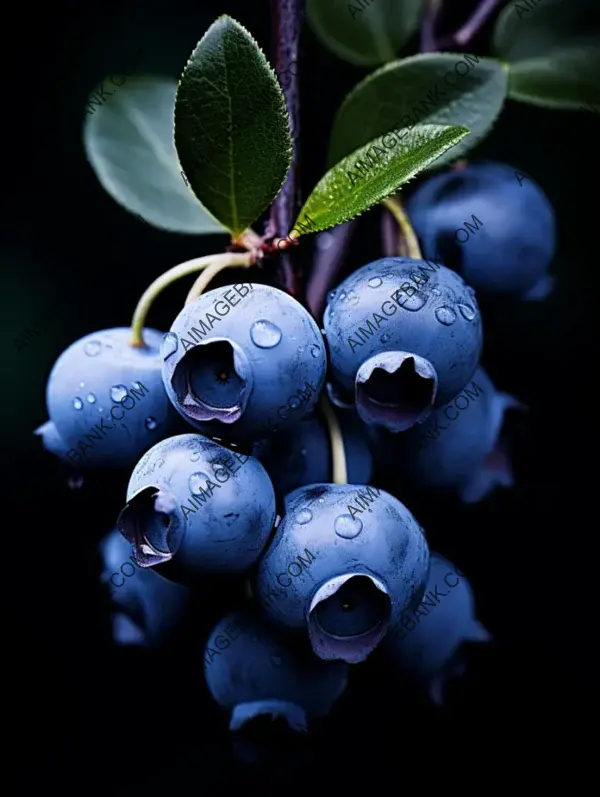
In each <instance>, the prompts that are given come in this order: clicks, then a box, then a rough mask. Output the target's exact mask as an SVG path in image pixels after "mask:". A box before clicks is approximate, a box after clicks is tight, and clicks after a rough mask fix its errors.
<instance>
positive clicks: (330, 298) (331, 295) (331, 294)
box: [327, 291, 335, 302]
mask: <svg viewBox="0 0 600 797" xmlns="http://www.w3.org/2000/svg"><path fill="white" fill-rule="evenodd" d="M334 299H335V291H329V293H328V294H327V301H328V302H332V301H333V300H334Z"/></svg>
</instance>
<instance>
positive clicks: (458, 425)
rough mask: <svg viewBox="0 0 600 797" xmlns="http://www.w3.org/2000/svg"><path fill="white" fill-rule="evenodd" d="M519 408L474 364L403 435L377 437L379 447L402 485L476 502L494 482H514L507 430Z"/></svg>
mask: <svg viewBox="0 0 600 797" xmlns="http://www.w3.org/2000/svg"><path fill="white" fill-rule="evenodd" d="M524 409H525V408H524V406H523V405H522V404H520V403H519V402H518V401H517V400H516V399H514V398H513V397H512V396H510V395H508V394H507V393H502V392H499V391H498V390H496V388H495V387H494V385H493V383H492V381H491V380H490V378H489V377H488V375H487V374H486V373H485V371H484V370H483V368H481V367H479V368H478V369H477V370H476V371H475V373H474V375H473V379H472V380H471V382H470V383H469V384H468V385H466V386H465V387H464V389H463V390H462V391H461V392H460V393H459V394H458V396H455V398H454V399H453V400H452V401H450V402H449V403H448V404H447V405H446V406H444V407H441V408H440V409H438V410H435V411H434V412H433V413H432V414H431V415H430V416H429V418H428V419H427V420H426V421H425V422H424V423H423V424H420V425H419V426H416V427H414V428H413V429H410V430H409V431H408V432H406V433H405V434H402V435H398V436H392V435H385V434H384V435H381V436H379V439H378V442H379V446H378V447H379V449H380V450H381V449H385V448H386V447H389V450H388V451H387V452H386V453H387V455H388V459H389V460H390V461H391V460H392V459H393V460H394V461H395V463H396V467H397V468H398V467H399V472H398V475H399V480H400V481H401V483H402V485H412V486H415V487H417V488H420V489H434V488H439V489H447V490H455V491H457V492H458V494H459V495H460V497H461V499H462V500H463V501H464V502H465V503H475V502H477V501H480V500H482V499H483V498H484V497H486V496H487V495H488V494H489V493H490V492H491V491H492V490H493V489H494V487H495V486H496V485H502V486H504V487H511V486H513V484H514V476H513V472H512V466H511V461H510V449H511V433H512V432H513V431H516V427H515V425H514V423H513V421H515V420H518V418H519V415H521V414H522V413H523V410H524ZM511 416H512V417H511Z"/></svg>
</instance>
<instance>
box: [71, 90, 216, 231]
mask: <svg viewBox="0 0 600 797" xmlns="http://www.w3.org/2000/svg"><path fill="white" fill-rule="evenodd" d="M113 77H114V76H113ZM102 87H104V89H102ZM176 90H177V84H176V82H175V81H174V80H166V79H164V78H154V77H142V76H136V77H128V78H127V79H126V80H125V81H124V82H123V84H121V85H119V84H115V83H112V82H109V81H108V80H105V81H103V82H102V84H101V90H100V92H98V91H96V92H94V93H93V94H92V95H91V99H90V101H88V104H87V109H88V110H87V111H86V118H85V122H84V129H83V142H84V147H85V151H86V155H87V158H88V160H89V162H90V163H91V165H92V168H93V169H94V171H95V173H96V176H97V177H98V180H99V181H100V183H101V184H102V187H103V188H104V189H105V191H106V192H107V193H109V194H110V195H111V197H112V198H113V199H114V200H116V201H117V202H118V203H119V204H120V205H121V206H122V207H124V208H125V209H126V210H129V211H131V213H135V214H136V215H139V216H141V217H142V218H143V219H144V220H145V221H147V222H148V223H149V224H152V225H153V226H154V227H158V228H159V229H162V230H169V231H170V232H179V233H188V234H202V233H218V232H225V230H224V229H223V227H222V226H221V225H220V224H219V223H218V222H217V221H215V219H213V218H212V217H211V216H209V215H208V213H207V211H206V210H205V208H203V207H202V205H201V204H200V203H199V202H198V200H197V199H196V197H195V196H194V195H193V194H192V192H191V191H190V189H189V188H188V187H187V186H186V184H185V182H184V180H183V178H182V176H181V166H180V165H179V160H178V158H177V152H176V151H175V145H174V143H173V107H174V104H175V91H176Z"/></svg>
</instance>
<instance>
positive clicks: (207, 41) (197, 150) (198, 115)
mask: <svg viewBox="0 0 600 797" xmlns="http://www.w3.org/2000/svg"><path fill="white" fill-rule="evenodd" d="M175 146H176V147H177V152H178V153H179V159H180V161H181V164H182V166H183V169H184V171H185V174H186V176H187V178H188V180H189V183H190V186H191V188H192V190H193V191H194V193H195V194H196V196H197V197H198V199H200V201H201V202H202V203H203V204H204V205H206V207H207V208H208V209H209V210H210V212H211V213H212V214H213V215H214V216H215V217H216V218H218V219H219V221H220V222H221V223H222V224H224V225H225V226H226V227H227V229H229V230H230V231H231V232H232V233H233V234H234V235H239V234H240V233H242V232H243V231H244V230H245V229H247V228H248V227H249V226H250V225H251V224H252V223H253V222H254V221H255V220H256V219H257V218H258V217H259V216H260V214H261V213H262V212H263V211H264V210H265V209H266V208H267V207H268V205H269V204H270V203H271V202H272V201H273V199H274V198H275V197H276V196H277V194H278V193H279V191H280V190H281V187H282V185H283V183H284V181H285V178H286V175H287V172H288V169H289V167H290V163H291V157H292V141H291V137H290V123H289V117H288V113H287V109H286V105H285V98H284V96H283V93H282V91H281V88H280V86H279V83H278V82H277V78H276V76H275V73H274V72H273V70H272V69H271V67H270V66H269V64H268V62H267V59H266V58H265V56H264V54H263V52H262V50H261V49H260V47H259V46H258V44H257V43H256V41H255V40H254V39H253V38H252V36H251V35H250V33H248V31H247V30H246V29H245V28H243V27H242V26H241V25H240V24H239V23H238V22H236V21H235V20H234V19H231V17H228V16H222V17H219V19H217V20H216V22H214V23H213V24H212V25H211V26H210V28H209V29H208V30H207V32H206V33H205V34H204V36H203V37H202V39H201V40H200V42H199V43H198V45H197V46H196V49H195V50H194V52H193V53H192V55H191V57H190V60H189V61H188V64H187V66H186V68H185V70H184V72H183V75H182V77H181V81H180V83H179V88H178V90H177V98H176V101H175Z"/></svg>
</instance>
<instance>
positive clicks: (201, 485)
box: [188, 473, 210, 495]
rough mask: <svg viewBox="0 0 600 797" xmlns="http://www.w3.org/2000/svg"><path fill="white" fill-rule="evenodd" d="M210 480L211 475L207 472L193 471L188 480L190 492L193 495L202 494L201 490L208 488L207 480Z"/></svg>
mask: <svg viewBox="0 0 600 797" xmlns="http://www.w3.org/2000/svg"><path fill="white" fill-rule="evenodd" d="M208 481H210V476H207V475H206V473H192V475H191V476H190V478H189V480H188V484H189V487H190V492H191V493H192V494H193V495H201V490H204V489H205V488H206V482H208Z"/></svg>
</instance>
